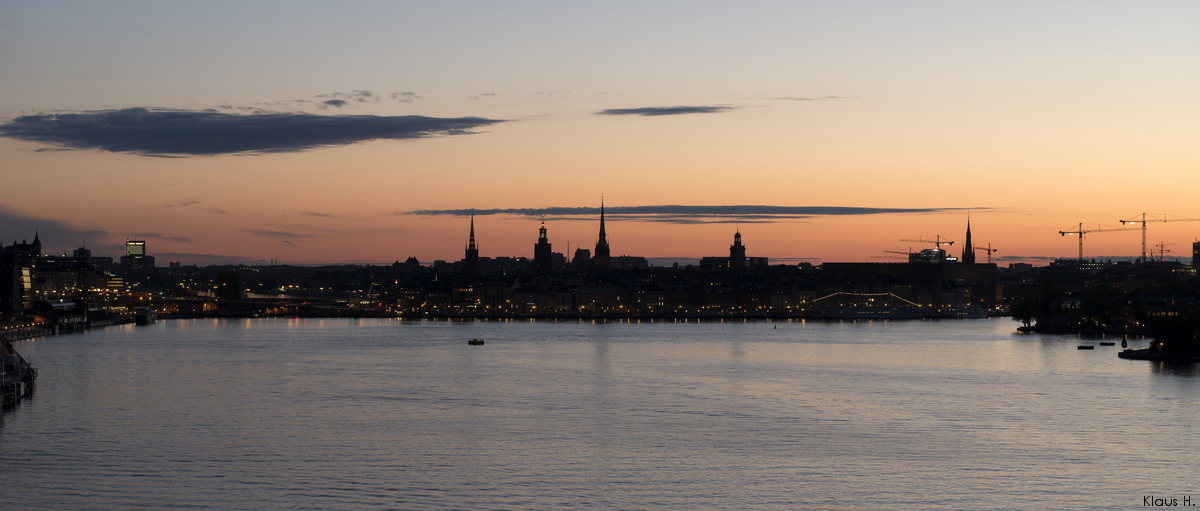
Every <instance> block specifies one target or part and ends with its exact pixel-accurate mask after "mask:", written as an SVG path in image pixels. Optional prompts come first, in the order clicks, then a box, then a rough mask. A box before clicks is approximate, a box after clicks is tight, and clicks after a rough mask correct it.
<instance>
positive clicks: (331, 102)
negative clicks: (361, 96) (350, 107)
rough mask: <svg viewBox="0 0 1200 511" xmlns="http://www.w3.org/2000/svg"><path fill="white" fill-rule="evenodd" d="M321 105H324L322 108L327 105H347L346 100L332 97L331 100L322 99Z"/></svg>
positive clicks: (338, 106) (337, 106)
mask: <svg viewBox="0 0 1200 511" xmlns="http://www.w3.org/2000/svg"><path fill="white" fill-rule="evenodd" d="M321 105H323V106H321V108H322V109H324V108H327V107H334V108H341V107H344V106H346V100H344V99H331V100H329V101H322V102H321Z"/></svg>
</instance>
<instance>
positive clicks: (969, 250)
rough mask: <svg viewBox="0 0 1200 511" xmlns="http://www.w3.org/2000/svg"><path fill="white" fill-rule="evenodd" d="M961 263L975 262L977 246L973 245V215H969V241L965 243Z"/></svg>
mask: <svg viewBox="0 0 1200 511" xmlns="http://www.w3.org/2000/svg"><path fill="white" fill-rule="evenodd" d="M959 261H961V262H964V263H974V262H975V246H974V245H972V244H971V213H969V212H968V213H967V240H966V242H965V243H963V251H962V257H961V258H960V259H959Z"/></svg>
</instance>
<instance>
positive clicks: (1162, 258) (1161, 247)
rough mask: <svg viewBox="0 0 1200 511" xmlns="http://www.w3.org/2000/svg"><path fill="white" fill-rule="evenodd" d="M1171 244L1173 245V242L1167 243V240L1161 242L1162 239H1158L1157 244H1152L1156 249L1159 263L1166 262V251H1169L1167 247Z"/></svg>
mask: <svg viewBox="0 0 1200 511" xmlns="http://www.w3.org/2000/svg"><path fill="white" fill-rule="evenodd" d="M1171 245H1174V243H1167V242H1163V241H1160V242H1158V244H1157V245H1154V247H1155V248H1157V249H1158V262H1160V263H1161V262H1166V260H1167V252H1170V251H1171V250H1170V249H1168V248H1167V247H1169V246H1171Z"/></svg>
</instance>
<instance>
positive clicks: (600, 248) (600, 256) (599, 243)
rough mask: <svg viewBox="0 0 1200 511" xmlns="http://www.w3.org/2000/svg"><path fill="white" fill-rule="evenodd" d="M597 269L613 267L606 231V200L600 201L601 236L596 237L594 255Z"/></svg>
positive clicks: (593, 259)
mask: <svg viewBox="0 0 1200 511" xmlns="http://www.w3.org/2000/svg"><path fill="white" fill-rule="evenodd" d="M592 263H593V264H594V265H595V268H596V270H598V271H605V270H610V269H612V257H611V256H610V254H609V251H608V235H607V234H605V232H604V201H600V237H599V238H597V239H596V254H595V255H593V256H592Z"/></svg>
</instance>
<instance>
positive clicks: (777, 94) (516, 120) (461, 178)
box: [0, 1, 1200, 265]
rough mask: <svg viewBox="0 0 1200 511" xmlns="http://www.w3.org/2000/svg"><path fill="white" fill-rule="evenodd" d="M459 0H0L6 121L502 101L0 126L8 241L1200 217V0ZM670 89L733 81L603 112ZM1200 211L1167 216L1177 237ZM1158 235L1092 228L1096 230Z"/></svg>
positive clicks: (1161, 233)
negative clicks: (129, 132) (135, 128)
mask: <svg viewBox="0 0 1200 511" xmlns="http://www.w3.org/2000/svg"><path fill="white" fill-rule="evenodd" d="M441 4H443V3H441V2H438V3H432V2H431V3H429V4H428V5H424V4H397V3H393V2H383V3H349V4H347V3H329V4H324V5H321V4H318V5H308V6H304V7H297V6H294V5H292V4H291V3H277V4H276V3H271V2H261V3H256V4H255V5H254V6H252V7H246V6H243V5H241V4H239V3H232V2H231V3H221V2H205V3H196V4H192V5H184V6H180V5H166V4H158V3H122V2H117V3H111V4H110V3H105V5H104V6H101V5H98V4H96V3H92V2H78V3H53V4H50V5H43V4H42V3H23V4H22V3H12V2H8V3H5V4H3V5H0V65H2V69H3V72H2V73H0V123H9V122H11V121H13V120H14V119H17V118H19V117H21V116H29V115H39V114H42V115H52V114H63V113H78V112H95V111H105V110H117V109H125V108H136V107H141V108H160V109H171V110H185V111H202V110H204V109H214V110H215V111H219V112H222V113H231V114H239V115H243V114H244V115H251V114H250V113H249V112H251V111H253V110H258V111H260V112H288V113H290V112H306V113H311V114H317V115H321V116H344V115H371V116H407V115H422V116H428V117H435V118H459V117H480V118H486V119H491V120H498V121H504V122H500V123H495V124H490V125H486V126H483V127H479V128H476V129H474V130H472V131H473V133H470V134H441V135H436V136H430V137H426V138H417V139H407V140H371V139H368V140H362V141H358V142H356V143H352V144H349V145H332V146H321V147H313V148H309V149H306V150H301V151H293V152H267V153H253V154H245V153H239V154H218V155H211V156H195V155H169V156H181V157H169V158H168V157H155V156H145V155H141V154H132V153H130V152H123V151H111V150H104V149H97V148H90V149H74V150H53V149H62V148H63V145H62V144H56V143H52V142H38V141H30V140H27V139H20V138H15V137H12V136H9V137H0V180H2V183H3V184H2V187H0V220H2V221H3V223H0V241H3V243H5V244H8V243H11V242H12V241H13V240H14V239H18V240H19V239H21V238H32V236H33V229H34V228H37V229H38V230H39V232H41V233H42V238H41V239H42V241H43V243H44V244H45V248H46V251H48V252H52V253H54V252H62V251H65V250H71V249H73V248H75V247H77V246H79V244H80V243H82V242H84V240H85V239H86V243H87V245H88V246H89V247H92V248H94V249H95V251H96V252H97V255H113V256H118V255H121V254H122V252H120V250H121V245H122V243H123V241H124V240H125V239H126V238H129V237H135V238H136V237H142V238H146V239H147V247H148V251H149V253H150V254H151V255H158V256H159V257H160V261H159V263H160V264H165V262H164V261H163V259H166V260H169V259H178V260H180V261H182V262H183V263H185V264H190V263H199V264H201V265H204V264H210V263H214V262H226V261H239V262H254V261H266V260H269V259H278V260H279V261H281V262H293V263H334V262H372V263H390V262H392V261H394V260H401V261H402V260H404V259H405V258H407V257H409V256H415V257H417V258H418V259H420V260H421V261H422V262H430V261H432V260H434V259H445V260H457V259H459V258H461V257H462V249H463V246H464V244H465V243H466V238H467V227H468V221H469V220H468V219H467V218H465V217H462V216H452V215H413V214H406V213H408V212H412V211H417V210H460V209H478V210H486V209H512V208H549V207H595V206H598V205H599V203H600V200H601V196H603V197H604V201H605V203H606V205H608V206H610V207H621V206H653V205H695V206H715V205H771V206H844V207H865V208H902V209H936V210H939V211H937V212H929V213H901V214H876V215H847V216H837V215H828V216H827V215H818V216H810V217H806V218H792V219H786V220H781V221H773V222H757V223H751V222H744V223H743V222H740V221H737V219H729V220H728V222H719V223H673V222H651V221H643V220H615V221H612V222H610V223H609V225H608V234H609V242H610V245H611V246H612V250H613V254H614V255H616V254H628V255H640V256H646V257H655V258H698V257H702V256H714V255H727V254H728V246H729V244H730V243H731V242H732V236H733V232H734V230H735V229H740V230H741V232H742V234H743V237H744V241H745V243H746V245H747V246H748V247H749V250H748V255H750V256H765V257H771V258H772V259H774V260H777V261H787V262H796V261H800V260H808V261H812V262H819V261H866V260H872V257H873V256H875V257H881V256H889V255H890V254H888V253H886V252H885V251H887V250H897V251H906V250H908V249H909V248H910V247H911V248H913V249H914V250H915V249H920V248H928V247H927V246H921V245H918V244H914V243H908V242H901V241H898V240H900V239H902V238H911V237H916V236H919V235H933V234H940V235H942V236H944V237H947V238H949V239H952V240H955V241H958V242H959V243H960V244H957V245H955V247H953V248H952V249H951V252H952V253H953V254H955V255H957V254H958V253H959V251H960V248H959V247H960V246H961V241H962V237H963V231H964V228H965V224H966V219H967V209H970V210H971V213H970V215H971V224H972V229H973V234H974V241H975V243H976V245H982V244H987V243H989V242H990V243H991V244H992V246H994V247H997V248H998V249H999V252H997V254H996V256H1003V257H1002V258H1000V259H998V260H997V261H998V262H1000V263H1001V264H1007V263H1008V262H1013V261H1032V262H1035V263H1039V264H1044V262H1045V261H1046V259H1047V258H1051V259H1052V258H1056V257H1075V255H1076V253H1077V245H1076V241H1075V239H1074V238H1066V237H1063V236H1060V235H1059V231H1060V230H1067V229H1069V228H1071V227H1072V226H1074V225H1075V224H1077V223H1080V222H1084V223H1091V224H1096V223H1103V224H1108V225H1113V226H1118V225H1117V224H1118V220H1120V219H1125V218H1130V217H1133V216H1135V215H1139V214H1141V213H1143V212H1149V213H1165V214H1170V215H1175V216H1177V217H1181V218H1200V202H1198V201H1197V191H1200V143H1198V142H1197V141H1200V95H1197V94H1196V92H1197V91H1198V90H1200V59H1197V58H1196V55H1200V30H1197V27H1198V26H1200V4H1197V3H1195V2H1136V3H1134V2H1055V3H1051V4H1047V3H1043V2H1004V3H999V2H997V3H992V4H980V3H969V5H967V4H966V3H963V2H905V3H898V2H865V1H864V2H789V3H738V4H736V5H733V4H712V3H696V2H660V3H655V4H653V5H649V6H647V5H644V4H641V3H609V2H605V3H595V4H590V5H574V4H573V3H561V2H504V3H498V2H493V3H453V4H449V3H446V5H441ZM355 91H370V92H371V93H372V94H371V95H370V96H364V95H362V94H357V95H356V94H355ZM404 92H407V93H410V94H408V95H402V96H397V98H395V99H394V98H392V96H391V94H393V93H404ZM338 98H342V99H344V100H345V101H346V103H345V105H343V106H340V107H337V106H330V105H326V104H325V103H324V102H325V101H329V100H330V99H338ZM358 99H364V101H358ZM675 106H688V107H718V111H714V112H709V113H688V114H680V115H658V116H638V115H599V114H598V113H599V112H601V111H604V110H609V109H634V108H655V107H675ZM0 131H2V130H0ZM46 149H50V150H46ZM708 220H709V221H711V220H712V219H708ZM475 225H476V235H477V239H478V242H479V243H480V245H481V248H482V250H481V255H483V256H502V255H508V256H526V257H531V256H532V255H533V244H534V243H535V242H536V238H537V228H538V225H539V220H538V218H537V217H521V216H513V215H484V216H478V217H476V219H475ZM547 227H548V228H549V233H550V240H551V242H552V243H553V244H554V250H555V251H558V252H564V251H566V250H567V244H568V243H570V247H571V249H572V250H574V248H576V247H579V246H583V247H585V248H592V245H593V244H594V243H595V237H596V229H597V223H596V221H595V219H594V218H578V219H564V218H550V219H548V220H547ZM1118 227H1119V226H1118ZM1198 236H1200V222H1179V223H1153V224H1150V227H1149V243H1150V244H1151V245H1153V244H1157V243H1160V242H1165V243H1172V244H1174V245H1169V246H1168V248H1169V249H1170V250H1172V252H1171V254H1172V255H1177V256H1181V257H1182V258H1183V260H1184V261H1185V262H1186V261H1187V260H1188V259H1190V256H1191V243H1192V242H1193V241H1194V240H1195V239H1197V237H1198ZM1140 244H1141V234H1140V233H1139V232H1136V231H1132V232H1111V233H1093V234H1090V235H1089V236H1088V237H1087V238H1086V241H1085V250H1084V253H1085V256H1087V257H1097V256H1136V255H1137V254H1138V252H1140V250H1141V248H1140ZM985 258H986V254H984V253H982V252H980V253H979V260H981V261H982V260H984V259H985Z"/></svg>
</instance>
